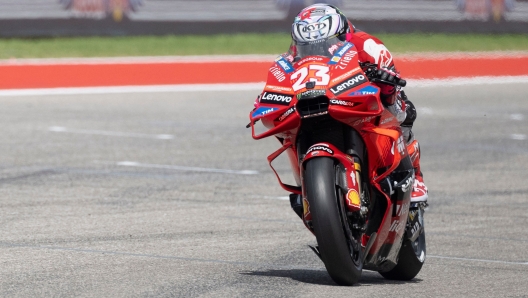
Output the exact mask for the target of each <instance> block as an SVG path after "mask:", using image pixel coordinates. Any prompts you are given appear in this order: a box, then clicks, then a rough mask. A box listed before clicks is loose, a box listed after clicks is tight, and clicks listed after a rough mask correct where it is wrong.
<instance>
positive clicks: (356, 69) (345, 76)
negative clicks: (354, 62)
mask: <svg viewBox="0 0 528 298" xmlns="http://www.w3.org/2000/svg"><path fill="white" fill-rule="evenodd" d="M358 70H359V66H358V67H356V68H354V69H352V70H351V71H347V72H346V73H344V74H342V75H340V76H338V77H337V78H333V79H332V81H331V83H335V82H340V81H342V80H344V79H345V78H348V77H349V76H351V75H352V74H354V73H356V72H357V71H358Z"/></svg>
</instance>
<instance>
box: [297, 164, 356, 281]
mask: <svg viewBox="0 0 528 298" xmlns="http://www.w3.org/2000/svg"><path fill="white" fill-rule="evenodd" d="M304 179H305V187H306V196H307V198H308V203H309V205H310V213H311V214H312V224H313V228H314V232H315V236H316V239H317V244H318V246H319V253H320V256H321V260H322V261H323V263H324V264H325V267H326V270H327V271H328V274H329V275H330V277H332V279H333V280H334V281H335V282H336V283H337V284H339V285H347V286H349V285H353V284H355V283H357V282H358V280H359V278H360V277H361V271H362V269H363V262H362V252H361V248H359V250H357V251H354V249H352V247H351V245H350V239H349V237H350V236H351V235H350V234H349V233H347V230H348V231H350V226H344V225H349V223H348V220H347V218H346V213H345V210H344V203H343V200H344V198H343V196H341V195H339V194H340V191H339V190H338V187H337V185H336V167H335V165H334V160H333V159H331V158H328V157H318V158H314V159H311V160H309V161H308V162H307V163H306V172H305V175H304Z"/></svg>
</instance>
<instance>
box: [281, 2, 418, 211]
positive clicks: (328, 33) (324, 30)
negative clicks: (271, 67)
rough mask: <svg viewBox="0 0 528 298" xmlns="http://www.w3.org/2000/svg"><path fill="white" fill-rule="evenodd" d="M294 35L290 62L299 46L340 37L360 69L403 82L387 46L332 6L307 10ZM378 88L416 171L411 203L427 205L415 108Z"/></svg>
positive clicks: (391, 90)
mask: <svg viewBox="0 0 528 298" xmlns="http://www.w3.org/2000/svg"><path fill="white" fill-rule="evenodd" d="M320 24H324V25H320ZM314 25H316V26H317V28H318V29H320V30H310V29H308V28H307V26H312V27H310V28H315V27H313V26H314ZM318 25H319V26H318ZM291 35H292V40H293V41H292V45H291V47H290V50H289V51H288V53H286V54H283V55H282V56H283V57H284V58H286V59H289V60H290V62H293V61H295V57H296V56H297V53H298V52H299V51H302V46H299V45H302V44H307V43H311V42H312V43H313V42H317V41H319V40H321V39H328V38H333V37H336V36H337V37H338V38H339V39H340V40H342V41H343V42H345V41H348V42H350V43H352V44H354V45H355V46H356V48H357V57H358V59H359V62H360V65H366V63H370V64H374V65H376V67H377V69H378V70H377V72H376V73H374V75H375V77H376V78H378V79H381V80H384V81H388V82H393V83H396V82H398V81H399V79H400V75H399V73H398V72H397V70H396V68H395V65H394V61H393V59H392V55H391V53H390V52H389V50H388V49H387V48H386V47H385V45H384V44H383V43H382V42H381V41H380V40H379V39H377V38H376V37H374V36H372V35H370V34H368V33H366V32H363V31H360V30H358V29H356V28H355V27H354V26H353V25H352V23H351V22H350V21H349V20H348V19H347V17H346V16H345V15H344V14H343V13H342V12H341V11H340V10H339V9H338V8H337V7H335V6H333V5H329V4H323V3H319V4H313V5H310V6H308V7H306V8H304V9H303V10H302V11H301V12H300V13H299V14H298V15H297V17H296V18H295V20H294V22H293V24H292V34H291ZM298 46H299V47H298ZM326 50H327V51H329V52H331V51H332V49H326ZM376 85H377V86H378V87H379V88H380V90H381V99H382V102H383V104H384V106H385V107H386V108H387V109H388V110H389V111H391V113H393V114H394V115H395V117H396V118H397V119H398V120H399V121H400V125H401V128H402V132H403V137H404V140H405V141H406V144H407V150H408V152H409V155H410V157H411V161H412V163H413V167H414V168H415V175H416V176H415V181H414V187H413V191H412V195H411V201H412V202H425V201H427V198H428V191H427V187H426V186H425V184H424V182H423V175H422V171H421V168H420V146H419V144H418V141H417V140H415V138H414V134H413V133H412V130H411V129H412V126H413V123H414V121H415V120H416V115H417V114H416V108H415V107H414V104H413V103H412V102H411V101H410V100H409V99H408V98H407V96H406V95H405V93H404V92H403V91H402V90H400V87H395V86H393V85H389V84H383V83H376Z"/></svg>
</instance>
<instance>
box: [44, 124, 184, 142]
mask: <svg viewBox="0 0 528 298" xmlns="http://www.w3.org/2000/svg"><path fill="white" fill-rule="evenodd" d="M48 131H51V132H60V133H76V134H85V135H100V136H110V137H128V138H145V139H158V140H172V139H174V136H173V135H169V134H157V135H152V134H144V133H131V132H120V131H107V130H90V129H71V128H66V127H63V126H51V127H49V128H48Z"/></svg>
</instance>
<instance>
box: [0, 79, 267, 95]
mask: <svg viewBox="0 0 528 298" xmlns="http://www.w3.org/2000/svg"><path fill="white" fill-rule="evenodd" d="M264 85H265V83H264V82H259V83H239V84H181V85H146V86H110V87H78V88H75V87H74V88H38V89H13V90H0V96H45V95H83V94H87V95H90V94H122V93H163V92H200V91H253V90H261V89H263V88H264Z"/></svg>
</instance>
